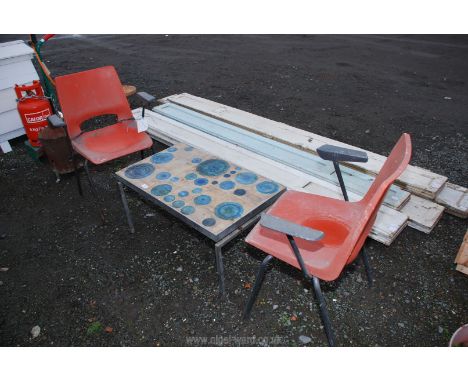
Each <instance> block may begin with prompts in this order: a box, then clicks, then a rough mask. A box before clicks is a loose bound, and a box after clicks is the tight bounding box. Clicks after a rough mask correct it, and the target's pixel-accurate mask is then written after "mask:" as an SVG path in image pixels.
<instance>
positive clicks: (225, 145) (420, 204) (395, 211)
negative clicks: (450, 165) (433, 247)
mask: <svg viewBox="0 0 468 382" xmlns="http://www.w3.org/2000/svg"><path fill="white" fill-rule="evenodd" d="M161 101H162V103H163V104H162V105H160V106H157V107H156V108H154V109H153V112H148V114H145V115H146V116H147V117H148V126H149V130H148V131H149V133H150V134H151V135H153V137H154V138H156V139H159V140H162V141H164V142H165V143H169V144H172V143H175V142H184V143H190V144H192V145H193V146H196V147H200V148H203V149H205V150H207V151H209V152H211V153H212V154H214V155H217V156H220V157H223V158H225V159H227V160H230V161H232V162H235V163H238V164H239V165H241V166H243V167H245V168H249V169H250V170H252V171H255V172H257V173H259V174H261V175H264V176H267V177H270V178H272V179H273V180H275V181H277V182H279V183H281V184H283V185H285V186H287V187H288V188H290V189H298V190H303V191H306V192H312V193H316V194H321V195H325V196H329V197H335V198H341V197H342V196H341V191H340V188H339V186H338V183H337V179H336V175H335V174H334V170H333V167H332V166H331V165H330V163H327V162H325V161H322V160H321V159H320V158H318V156H317V155H316V149H317V147H319V146H321V145H322V144H327V143H328V144H334V145H340V146H345V147H350V148H355V147H352V146H350V145H346V144H343V143H341V142H337V141H334V140H331V139H328V138H325V137H321V136H319V135H316V134H312V133H309V132H307V131H303V130H300V129H296V128H294V127H291V126H288V125H285V124H283V123H279V122H275V121H271V120H268V119H266V118H263V117H259V116H256V115H254V114H251V113H247V112H244V111H241V110H238V109H234V108H232V107H229V106H225V105H222V104H219V103H216V102H213V101H209V100H206V99H203V98H199V97H195V96H192V95H189V94H185V93H184V94H180V95H174V96H169V97H166V98H164V99H162V100H161ZM134 113H135V115H138V114H139V110H136V111H135V112H134ZM355 149H358V148H355ZM368 156H369V162H368V163H364V164H361V163H360V164H359V165H356V164H355V163H353V164H350V163H345V165H346V167H345V168H344V169H343V173H344V177H345V183H346V185H347V187H348V189H349V197H350V200H360V199H361V198H362V196H363V195H364V194H365V193H366V191H367V189H368V188H369V186H370V184H371V183H372V181H373V179H374V177H375V174H377V173H378V172H379V170H380V168H381V166H382V164H383V162H384V161H385V157H383V156H380V155H377V154H374V153H370V152H368ZM446 184H447V178H446V177H444V176H441V175H437V174H434V173H431V172H429V171H427V170H424V169H422V168H419V167H414V166H409V167H408V169H407V170H406V171H405V173H404V174H402V176H401V177H400V178H399V180H398V183H397V184H396V185H394V186H392V188H391V190H390V191H389V193H388V194H387V196H386V198H385V201H384V204H383V205H382V206H381V208H380V210H379V214H378V217H377V220H376V223H375V225H374V227H373V230H372V232H371V235H370V236H371V237H373V238H374V239H376V240H378V241H380V242H382V243H384V244H387V245H389V244H390V243H391V242H392V241H393V240H394V239H395V238H396V237H397V235H398V234H399V233H400V232H401V231H402V230H403V228H404V227H405V226H406V225H409V226H411V227H413V228H415V229H418V230H421V231H423V232H426V233H428V232H430V231H431V230H432V228H433V227H434V226H435V225H436V224H437V222H438V220H439V219H440V217H441V215H442V213H443V211H444V207H443V206H441V205H439V204H437V203H436V202H434V201H433V200H434V199H436V197H438V196H439V195H440V193H441V191H442V190H445V189H446V188H447V187H446ZM456 187H457V192H458V193H459V194H457V195H456V196H453V195H449V197H446V198H445V200H446V201H445V204H448V205H449V206H450V207H449V208H448V210H449V211H451V210H453V211H456V212H457V214H459V215H460V216H463V214H465V215H466V206H464V204H463V203H465V202H464V200H465V199H466V189H464V190H463V188H460V187H459V186H456ZM452 189H454V188H453V187H450V188H449V190H452ZM450 192H451V191H450ZM457 197H458V199H457V202H456V203H453V202H452V201H453V200H454V199H456V198H457Z"/></svg>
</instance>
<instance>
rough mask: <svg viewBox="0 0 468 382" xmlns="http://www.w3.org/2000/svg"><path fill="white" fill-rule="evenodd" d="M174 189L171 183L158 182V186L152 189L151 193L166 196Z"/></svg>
mask: <svg viewBox="0 0 468 382" xmlns="http://www.w3.org/2000/svg"><path fill="white" fill-rule="evenodd" d="M171 191H172V186H171V185H170V184H158V185H157V186H156V187H153V188H152V189H151V193H152V194H153V195H156V196H164V195H167V194H168V193H169V192H171Z"/></svg>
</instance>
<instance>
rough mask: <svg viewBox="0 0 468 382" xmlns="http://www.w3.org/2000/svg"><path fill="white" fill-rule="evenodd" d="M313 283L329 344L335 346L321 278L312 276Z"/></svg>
mask: <svg viewBox="0 0 468 382" xmlns="http://www.w3.org/2000/svg"><path fill="white" fill-rule="evenodd" d="M312 285H313V286H314V291H315V297H316V298H317V300H318V302H319V307H320V316H321V317H322V321H323V326H324V327H325V333H326V335H327V339H328V345H330V346H335V339H334V336H333V330H332V327H331V322H330V318H329V317H328V310H327V306H326V304H325V299H324V298H323V294H322V290H321V289H320V280H319V279H318V278H317V277H315V276H313V277H312Z"/></svg>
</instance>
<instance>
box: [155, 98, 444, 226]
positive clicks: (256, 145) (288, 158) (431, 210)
mask: <svg viewBox="0 0 468 382" xmlns="http://www.w3.org/2000/svg"><path fill="white" fill-rule="evenodd" d="M153 111H155V112H157V113H159V114H161V115H164V116H166V117H168V118H171V119H173V120H175V121H178V122H180V123H183V124H184V125H187V126H190V127H193V128H194V129H197V130H199V131H202V132H204V133H207V134H208V135H212V136H214V137H217V138H219V139H221V140H223V141H226V142H230V143H232V144H235V145H237V146H241V147H243V148H245V149H247V150H250V151H253V152H255V153H257V154H260V155H262V156H264V157H267V158H269V159H272V160H274V161H278V162H280V163H282V164H285V165H287V166H289V167H293V168H295V169H297V170H299V171H301V172H302V173H306V174H309V175H312V176H313V177H314V178H317V179H321V180H324V181H325V182H328V183H330V184H331V185H334V186H338V185H339V183H338V179H337V177H336V174H335V170H334V168H333V165H332V163H330V162H329V161H324V160H322V159H320V158H319V157H318V156H316V155H313V154H310V153H306V152H305V151H302V150H299V149H297V148H294V147H292V146H288V145H285V144H283V143H279V142H276V141H274V140H271V139H268V138H265V137H262V136H259V135H258V134H255V133H251V132H250V131H245V130H243V129H241V128H239V127H236V126H233V125H230V124H227V123H225V122H222V121H219V120H216V119H214V118H212V117H208V116H205V115H203V114H200V113H198V112H195V111H192V110H189V109H186V108H184V107H181V106H178V105H173V104H171V103H167V104H163V105H161V106H158V107H156V108H154V109H153ZM342 173H343V178H344V181H345V184H346V188H347V190H348V192H355V193H356V198H354V200H360V199H361V198H362V197H363V196H364V195H365V193H366V192H367V190H368V189H369V187H370V184H372V182H373V180H374V177H371V176H369V175H366V174H363V173H360V172H358V171H356V170H353V169H350V168H346V167H342ZM325 187H326V186H325ZM329 188H330V189H333V188H331V187H329ZM334 188H336V187H334ZM340 194H341V192H340ZM410 195H411V194H410V193H409V192H407V191H403V190H401V189H400V188H399V187H395V186H392V187H391V188H390V190H389V191H388V192H387V195H386V198H385V200H384V204H385V205H387V206H389V207H393V208H395V209H397V210H400V209H401V208H402V207H403V206H404V205H405V206H406V209H405V212H404V213H405V214H406V215H408V218H409V225H410V226H411V227H413V228H415V229H418V230H420V231H422V232H425V233H429V232H430V231H431V230H432V228H433V227H434V225H435V224H436V223H437V222H438V221H439V219H440V217H441V215H442V212H443V207H440V206H438V205H437V204H435V203H433V202H430V201H428V200H425V199H422V198H419V197H417V196H415V197H414V198H413V200H412V202H411V203H410V204H409V205H406V204H407V202H408V200H409V198H410Z"/></svg>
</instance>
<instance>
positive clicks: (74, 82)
mask: <svg viewBox="0 0 468 382" xmlns="http://www.w3.org/2000/svg"><path fill="white" fill-rule="evenodd" d="M55 84H56V88H57V95H58V99H59V103H60V107H61V108H62V113H63V117H64V119H65V122H66V124H67V130H68V134H69V135H70V138H72V139H73V138H75V137H76V136H77V135H79V134H80V133H81V124H82V123H83V122H84V121H86V120H88V119H90V118H93V117H97V116H100V115H104V114H117V118H118V119H119V120H121V119H127V118H131V117H132V111H131V110H130V106H129V105H128V101H127V98H126V97H125V94H124V92H123V89H122V84H121V83H120V80H119V76H118V75H117V72H116V71H115V68H114V67H113V66H104V67H102V68H97V69H92V70H86V71H84V72H78V73H73V74H67V75H65V76H59V77H56V78H55Z"/></svg>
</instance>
